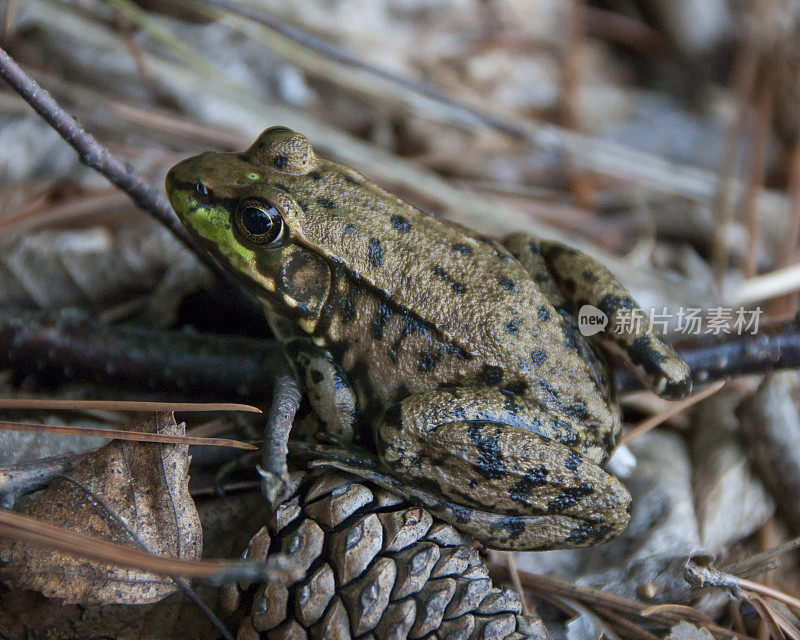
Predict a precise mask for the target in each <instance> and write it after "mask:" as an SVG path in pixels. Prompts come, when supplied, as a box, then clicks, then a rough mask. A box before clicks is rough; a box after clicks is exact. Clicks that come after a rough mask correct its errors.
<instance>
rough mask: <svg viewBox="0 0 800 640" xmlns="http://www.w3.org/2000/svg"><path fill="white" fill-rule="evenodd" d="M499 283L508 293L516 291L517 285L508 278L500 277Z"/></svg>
mask: <svg viewBox="0 0 800 640" xmlns="http://www.w3.org/2000/svg"><path fill="white" fill-rule="evenodd" d="M497 282H498V284H499V285H500V286H501V287H503V289H505V290H506V291H514V289H515V288H516V285H515V284H514V282H513V281H512V280H509V279H508V278H506V277H503V276H500V277H499V278H498V279H497Z"/></svg>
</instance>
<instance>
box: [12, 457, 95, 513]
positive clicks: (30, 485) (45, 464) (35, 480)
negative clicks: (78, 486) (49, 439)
mask: <svg viewBox="0 0 800 640" xmlns="http://www.w3.org/2000/svg"><path fill="white" fill-rule="evenodd" d="M87 455H88V454H87V453H72V454H69V455H65V456H56V457H52V458H42V459H40V460H35V461H34V462H28V463H25V464H14V465H9V466H5V467H0V507H2V508H4V509H8V508H11V506H12V505H13V504H14V502H15V501H16V500H17V498H19V497H20V496H21V495H24V494H26V493H30V492H31V491H33V490H34V489H38V488H39V487H41V486H44V485H45V484H47V483H48V482H50V481H51V480H52V479H53V478H55V477H56V476H57V475H59V474H62V473H64V472H66V471H69V470H71V469H74V468H75V467H76V466H78V465H79V464H80V463H81V462H83V461H84V460H86V456H87Z"/></svg>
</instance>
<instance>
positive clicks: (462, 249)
mask: <svg viewBox="0 0 800 640" xmlns="http://www.w3.org/2000/svg"><path fill="white" fill-rule="evenodd" d="M453 251H455V252H456V253H460V254H461V255H462V256H468V255H470V254H471V253H472V248H471V247H470V246H469V245H466V244H464V243H463V242H457V243H456V244H454V245H453Z"/></svg>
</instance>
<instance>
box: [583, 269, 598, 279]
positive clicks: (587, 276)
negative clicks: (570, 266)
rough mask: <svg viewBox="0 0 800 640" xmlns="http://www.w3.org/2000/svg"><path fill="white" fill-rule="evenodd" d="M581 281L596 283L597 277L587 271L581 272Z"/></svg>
mask: <svg viewBox="0 0 800 640" xmlns="http://www.w3.org/2000/svg"><path fill="white" fill-rule="evenodd" d="M583 279H584V280H586V282H597V276H596V275H594V273H592V272H591V271H589V269H586V271H584V272H583Z"/></svg>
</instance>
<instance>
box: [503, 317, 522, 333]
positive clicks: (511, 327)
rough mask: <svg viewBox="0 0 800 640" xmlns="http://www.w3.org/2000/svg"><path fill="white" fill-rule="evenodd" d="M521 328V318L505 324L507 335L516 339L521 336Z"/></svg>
mask: <svg viewBox="0 0 800 640" xmlns="http://www.w3.org/2000/svg"><path fill="white" fill-rule="evenodd" d="M519 327H520V321H519V318H514V319H513V320H509V321H508V322H506V324H505V330H506V333H508V334H510V335H512V336H515V337H516V336H518V335H519Z"/></svg>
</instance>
